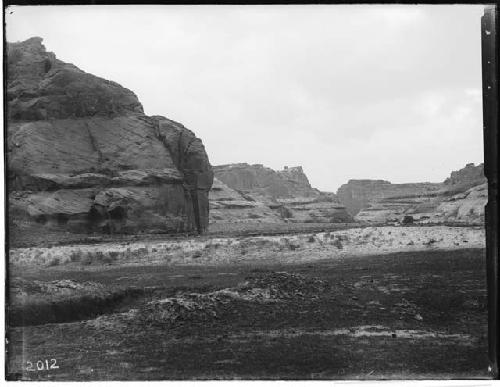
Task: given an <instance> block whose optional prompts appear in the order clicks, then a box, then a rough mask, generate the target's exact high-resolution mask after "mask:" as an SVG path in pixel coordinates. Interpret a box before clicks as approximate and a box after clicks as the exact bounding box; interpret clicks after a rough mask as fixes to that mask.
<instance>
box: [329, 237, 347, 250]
mask: <svg viewBox="0 0 500 387" xmlns="http://www.w3.org/2000/svg"><path fill="white" fill-rule="evenodd" d="M332 245H334V246H335V247H336V248H337V249H339V250H342V249H343V248H344V246H342V241H341V240H340V239H335V240H334V241H333V243H332Z"/></svg>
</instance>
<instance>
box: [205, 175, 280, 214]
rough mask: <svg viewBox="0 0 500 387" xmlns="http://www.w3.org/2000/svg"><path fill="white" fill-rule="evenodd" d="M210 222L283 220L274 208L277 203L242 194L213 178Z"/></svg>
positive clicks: (210, 196)
mask: <svg viewBox="0 0 500 387" xmlns="http://www.w3.org/2000/svg"><path fill="white" fill-rule="evenodd" d="M209 198H210V222H212V223H214V222H221V221H223V222H227V223H254V222H256V221H261V222H266V223H280V222H282V221H283V219H282V218H281V216H280V215H279V213H278V212H277V211H275V209H276V208H277V207H279V204H278V203H274V204H275V205H274V206H273V204H272V203H271V202H265V201H262V199H261V200H259V199H256V198H253V197H251V196H250V195H245V194H242V193H240V192H238V191H236V190H234V189H232V188H229V187H228V186H227V185H226V184H224V183H223V182H221V181H220V180H219V179H217V178H214V184H213V185H212V189H211V190H210V195H209Z"/></svg>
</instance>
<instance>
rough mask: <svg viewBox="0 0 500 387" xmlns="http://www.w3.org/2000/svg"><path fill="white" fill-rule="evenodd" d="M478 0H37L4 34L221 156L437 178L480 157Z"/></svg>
mask: <svg viewBox="0 0 500 387" xmlns="http://www.w3.org/2000/svg"><path fill="white" fill-rule="evenodd" d="M482 13H483V7H482V6H471V5H446V6H437V5H425V6H422V5H420V6H417V5H378V6H368V5H343V6H339V5H309V6H298V5H297V6H296V5H293V6H291V5H288V6H222V5H218V6H35V7H13V8H9V9H7V11H6V24H7V40H8V41H11V42H13V41H21V40H25V39H27V38H29V37H32V36H40V37H42V38H43V39H44V44H45V46H46V48H47V50H49V51H53V52H54V53H55V54H56V55H57V57H58V58H59V59H61V60H63V61H65V62H70V63H73V64H75V65H77V66H78V67H79V68H81V69H82V70H84V71H86V72H90V73H92V74H95V75H97V76H100V77H103V78H106V79H111V80H114V81H116V82H118V83H120V84H121V85H123V86H124V87H127V88H129V89H131V90H133V91H134V92H135V93H136V94H137V96H138V97H139V100H140V101H141V102H142V104H143V106H144V110H145V112H146V114H148V115H154V114H158V115H163V116H166V117H168V118H171V119H173V120H175V121H179V122H181V123H182V124H184V125H185V126H186V127H188V128H189V129H191V130H193V131H194V132H195V133H196V134H197V136H199V137H201V139H202V140H203V142H204V144H205V147H206V150H207V152H208V155H209V158H210V161H211V163H212V164H213V165H219V164H226V163H236V162H247V163H252V164H253V163H258V164H264V165H266V166H269V167H271V168H273V169H282V168H283V166H284V165H288V166H294V165H302V166H303V168H304V171H305V172H306V174H307V176H308V177H309V180H310V182H311V184H312V185H313V186H314V187H317V188H319V189H322V190H329V191H335V190H336V189H337V188H338V187H339V186H340V185H341V184H343V183H345V182H347V180H348V179H360V178H370V179H386V180H390V181H391V182H393V183H403V182H421V181H431V182H438V181H442V180H444V179H445V178H446V177H447V176H448V175H449V173H450V172H451V170H456V169H459V168H461V167H463V166H464V165H465V164H466V163H469V162H475V163H479V162H483V139H482V107H481V50H480V49H481V44H480V17H481V15H482Z"/></svg>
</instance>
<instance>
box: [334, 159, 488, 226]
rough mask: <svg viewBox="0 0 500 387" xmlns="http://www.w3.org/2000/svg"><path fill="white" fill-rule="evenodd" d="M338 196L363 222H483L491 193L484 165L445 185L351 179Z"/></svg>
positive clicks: (454, 176) (467, 169) (454, 175)
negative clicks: (489, 192)
mask: <svg viewBox="0 0 500 387" xmlns="http://www.w3.org/2000/svg"><path fill="white" fill-rule="evenodd" d="M337 197H338V199H339V201H340V202H341V203H342V204H343V205H345V206H346V208H347V209H348V211H349V213H350V214H351V215H353V216H354V218H355V220H357V221H360V222H369V223H386V222H398V221H402V220H403V219H404V218H405V217H406V216H408V217H409V218H407V220H408V221H409V220H410V219H411V221H416V222H421V223H443V222H451V223H483V222H484V206H485V205H486V203H487V200H488V191H487V187H486V179H485V177H484V172H483V164H479V165H477V166H475V165H474V164H467V165H466V166H465V167H464V168H462V169H460V170H459V171H454V172H452V173H451V175H450V177H449V178H447V179H446V180H445V181H444V182H442V183H414V184H391V183H390V182H388V181H385V180H350V181H349V182H348V183H347V184H344V185H342V186H341V187H340V188H339V189H338V191H337Z"/></svg>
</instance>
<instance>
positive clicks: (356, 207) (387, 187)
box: [337, 180, 441, 216]
mask: <svg viewBox="0 0 500 387" xmlns="http://www.w3.org/2000/svg"><path fill="white" fill-rule="evenodd" d="M440 189H441V184H433V183H414V184H392V183H390V182H389V181H386V180H349V181H348V182H347V184H344V185H342V186H341V187H340V188H339V189H338V190H337V197H338V199H339V201H340V202H341V203H342V204H343V205H345V206H346V208H347V211H348V212H349V213H350V214H351V215H353V216H354V215H357V214H358V213H359V212H360V211H361V210H362V209H366V208H368V207H370V206H371V204H373V203H375V202H387V200H388V199H391V202H392V203H394V205H396V206H399V205H403V206H404V205H406V204H407V202H408V199H409V198H415V197H417V198H418V197H420V196H426V195H428V194H432V193H435V192H437V191H439V190H440ZM412 200H413V199H412Z"/></svg>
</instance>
